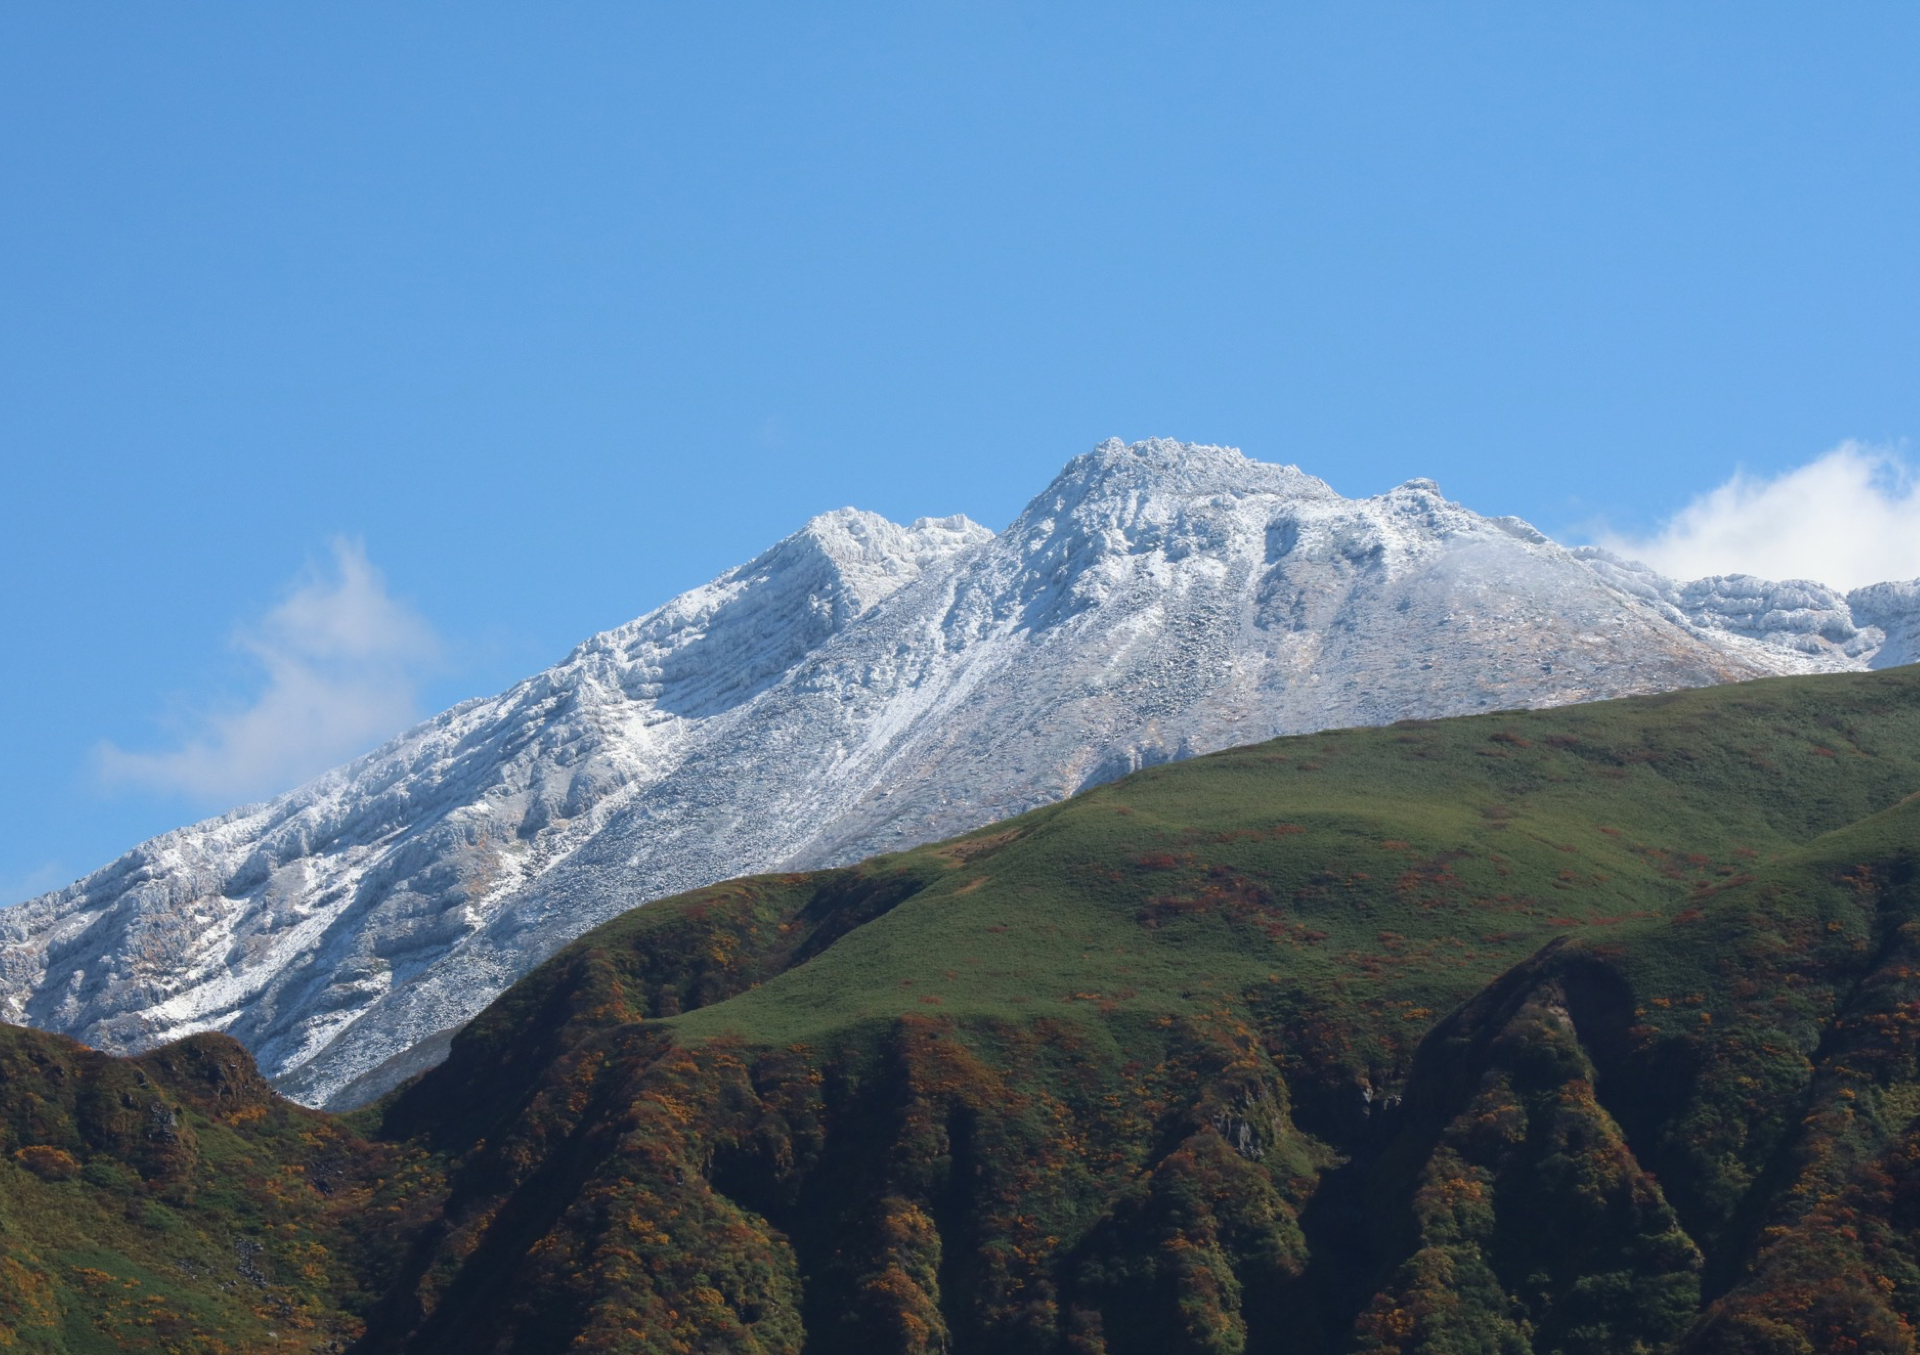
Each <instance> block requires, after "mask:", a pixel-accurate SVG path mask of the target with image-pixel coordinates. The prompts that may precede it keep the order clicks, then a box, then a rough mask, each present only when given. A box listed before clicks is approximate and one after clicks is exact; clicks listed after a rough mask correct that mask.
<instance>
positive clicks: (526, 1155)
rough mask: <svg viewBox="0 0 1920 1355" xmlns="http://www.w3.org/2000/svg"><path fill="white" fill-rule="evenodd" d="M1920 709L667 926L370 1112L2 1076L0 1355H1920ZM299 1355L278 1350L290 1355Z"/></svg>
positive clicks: (77, 1065) (550, 990) (1448, 763)
mask: <svg viewBox="0 0 1920 1355" xmlns="http://www.w3.org/2000/svg"><path fill="white" fill-rule="evenodd" d="M1916 849H1920V669H1915V668H1908V669H1894V670H1888V671H1883V672H1878V673H1868V674H1844V675H1833V676H1825V677H1816V678H1788V679H1770V680H1766V681H1760V682H1752V683H1746V684H1740V685H1734V686H1726V687H1717V688H1709V689H1701V690H1693V691H1684V692H1678V693H1674V694H1671V695H1666V696H1659V697H1649V698H1635V699H1629V700H1622V701H1611V702H1603V703H1597V704H1593V705H1586V706H1577V707H1565V708H1560V709H1555V710H1546V711H1526V712H1519V711H1514V712H1498V713H1493V714H1488V715H1482V716H1474V717H1468V718H1461V719H1452V720H1442V721H1431V722H1426V721H1423V722H1414V723H1406V724H1401V725H1395V726H1392V727H1388V728H1378V729H1361V730H1342V731H1335V732H1330V733H1324V734H1315V735H1309V736H1303V737H1297V738H1288V739H1282V740H1279V741H1276V742H1272V743H1266V744H1261V745H1257V746H1252V747H1246V748H1239V749H1233V750H1230V751H1227V752H1223V753H1219V754H1215V755H1212V756H1208V757H1203V758H1197V759H1194V760H1192V761H1189V762H1183V763H1176V764H1169V765H1164V766H1159V767H1155V768H1152V769H1149V770H1146V771H1143V772H1139V773H1137V774H1135V775H1133V776H1130V777H1127V778H1125V779H1123V780H1119V781H1115V782H1112V783H1109V784H1107V785H1103V786H1100V787H1097V788H1095V789H1092V790H1090V791H1087V792H1085V793H1083V794H1081V795H1079V796H1076V797H1075V798H1073V799H1071V800H1068V801H1065V802H1063V803H1060V804H1057V805H1054V806H1052V807H1049V808H1046V809H1042V810H1038V811H1035V812H1033V813H1029V814H1026V815H1024V816H1021V817H1019V818H1016V819H1012V820H1008V821H1005V822H1002V823H998V824H995V825H993V826H991V827H989V828H986V829H983V830H981V831H979V832H976V833H972V834H969V835H966V836H964V837H961V838H958V839H954V840H950V841H946V842H941V843H936V844H933V845H930V846H925V847H920V848H916V849H914V850H911V851H906V852H901V853H898V854H894V855H890V856H882V857H877V858H874V859H872V860H869V861H866V862H864V863H862V864H860V865H857V866H853V867H849V868H845V869H839V870H829V871H820V872H813V873H809V874H794V875H774V876H760V877H754V878H749V879H743V880H736V881H731V882H728V883H725V884H721V885H716V886H713V887H711V888H707V889H703V890H699V891H696V892H694V893H692V894H687V895H683V896H680V897H678V898H675V899H671V900H667V901H663V902H660V903H656V904H651V905H648V906H647V907H645V908H639V909H635V910H633V911H631V912H628V913H626V914H624V915H622V916H620V917H618V918H617V919H615V920H614V921H612V922H610V923H608V924H606V925H604V926H602V927H600V928H598V929H597V930H595V931H593V932H591V933H589V934H587V935H586V936H585V937H583V938H581V939H580V940H579V941H577V942H575V943H574V944H572V945H570V946H568V947H567V948H566V949H564V950H562V951H561V952H560V953H559V954H557V955H555V956H554V957H553V958H551V959H550V960H548V961H547V962H546V963H545V964H544V965H542V966H541V967H540V968H539V969H537V970H536V971H534V972H533V973H532V974H531V975H530V976H528V977H527V978H525V979H523V980H522V981H521V982H519V983H518V984H516V985H515V986H514V987H513V988H511V989H510V990H509V991H508V992H507V993H506V994H505V995H504V996H503V997H501V998H500V999H499V1000H498V1001H497V1002H495V1003H494V1004H493V1005H492V1006H491V1007H490V1008H489V1009H488V1010H487V1011H486V1012H485V1013H484V1014H483V1015H482V1016H480V1017H479V1018H478V1019H477V1020H476V1021H474V1022H473V1023H472V1024H471V1025H470V1026H468V1027H467V1028H466V1029H465V1030H464V1031H462V1032H461V1033H460V1034H459V1035H458V1036H457V1037H455V1039H454V1041H453V1046H452V1052H451V1055H450V1057H449V1058H448V1059H447V1061H446V1062H445V1063H444V1064H442V1065H441V1066H439V1067H438V1068H435V1069H433V1070H432V1071H430V1072H428V1073H426V1074H424V1075H422V1076H421V1077H419V1078H417V1079H416V1080H415V1081H413V1082H412V1083H411V1084H409V1085H408V1086H406V1087H404V1088H402V1089H400V1090H399V1091H397V1092H395V1093H393V1094H391V1095H390V1096H388V1097H387V1098H386V1099H384V1100H383V1101H381V1102H379V1103H377V1104H376V1105H374V1106H372V1107H369V1108H367V1109H365V1110H362V1111H358V1112H355V1113H353V1114H352V1115H348V1116H344V1117H329V1116H325V1115H321V1114H319V1113H317V1112H312V1111H307V1110H304V1109H302V1108H300V1107H297V1106H293V1105H291V1104H289V1103H287V1102H285V1101H282V1100H280V1099H279V1098H277V1097H275V1096H274V1095H273V1094H272V1093H271V1091H270V1089H268V1088H267V1087H266V1086H265V1084H264V1083H262V1082H261V1081H260V1079H259V1078H258V1077H257V1075H256V1074H255V1073H254V1072H253V1070H252V1067H251V1064H250V1063H249V1062H248V1060H247V1059H246V1056H245V1055H244V1053H243V1052H242V1051H241V1050H240V1049H239V1047H238V1046H237V1045H235V1044H234V1043H233V1042H231V1041H229V1040H226V1039H225V1038H224V1037H221V1036H217V1035H205V1036H197V1037H194V1038H193V1039H190V1040H188V1041H186V1042H184V1043H182V1044H178V1045H172V1046H168V1047H166V1048H164V1049H161V1050H157V1051H155V1052H154V1053H151V1054H148V1055H145V1056H143V1057H141V1058H138V1059H132V1060H118V1059H111V1058H108V1057H106V1056H104V1055H100V1054H95V1053H93V1052H91V1051H88V1050H85V1049H83V1048H81V1047H80V1046H78V1045H75V1044H73V1043H72V1042H71V1041H66V1040H63V1039H61V1038H59V1037H55V1036H47V1035H40V1034H36V1033H33V1032H27V1031H19V1030H13V1029H9V1030H7V1031H6V1032H5V1033H4V1039H3V1040H0V1135H4V1141H3V1142H0V1148H4V1152H0V1228H3V1229H4V1238H5V1249H4V1253H3V1254H0V1349H19V1350H23V1351H96V1350H100V1351H105V1350H154V1351H170V1352H171V1351H181V1352H185V1351H224V1350H253V1349H262V1348H268V1347H270V1346H271V1347H272V1348H291V1349H314V1350H328V1349H335V1350H352V1351H356V1352H365V1353H366V1355H375V1353H376V1352H453V1351H460V1352H464V1351H479V1352H503V1353H505V1352H516V1353H517V1352H545V1351H556V1352H557V1351H563V1350H564V1351H609V1352H611V1351H620V1352H636V1353H638V1352H646V1353H647V1355H655V1353H658V1355H667V1353H668V1352H765V1353H767V1355H772V1353H773V1352H781V1353H783V1355H793V1353H798V1352H802V1351H804V1352H805V1355H841V1353H843V1352H844V1353H846V1355H853V1353H854V1352H861V1353H863V1355H864V1353H865V1352H882V1353H889V1355H890V1353H892V1352H900V1353H902V1355H905V1353H906V1352H935V1351H946V1352H954V1353H955V1355H962V1353H965V1355H971V1353H973V1352H994V1353H996V1355H997V1353H998V1352H1009V1353H1010V1355H1027V1353H1031V1355H1160V1353H1161V1352H1169V1353H1175V1355H1185V1353H1191V1355H1203V1353H1204V1355H1241V1353H1242V1352H1246V1353H1247V1355H1254V1353H1256V1352H1312V1353H1313V1355H1323V1353H1324V1355H1334V1353H1336V1352H1350V1351H1352V1352H1358V1351H1368V1352H1373V1351H1396V1352H1408V1353H1411V1352H1430V1353H1431V1355H1441V1353H1442V1352H1459V1353H1460V1355H1465V1353H1466V1352H1487V1351H1495V1352H1513V1353H1514V1355H1519V1353H1521V1352H1539V1353H1540V1355H1545V1353H1546V1352H1567V1353H1568V1355H1572V1353H1573V1352H1581V1353H1583V1355H1603V1353H1604V1355H1613V1353H1616V1352H1664V1351H1675V1352H1680V1351H1684V1352H1702V1353H1704V1352H1729V1353H1731V1352H1741V1351H1752V1352H1780V1353H1781V1355H1786V1353H1787V1352H1816V1351H1838V1350H1845V1351H1859V1352H1903V1351H1911V1350H1912V1349H1913V1348H1914V1331H1913V1324H1914V1323H1915V1322H1916V1321H1920V1233H1917V1232H1916V1227H1920V1065H1917V1064H1916V1057H1917V1053H1916V1049H1917V1045H1920V884H1917V883H1916V879H1915V854H1916ZM276 1343H277V1344H276Z"/></svg>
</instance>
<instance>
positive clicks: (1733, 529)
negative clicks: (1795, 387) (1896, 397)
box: [1598, 442, 1920, 588]
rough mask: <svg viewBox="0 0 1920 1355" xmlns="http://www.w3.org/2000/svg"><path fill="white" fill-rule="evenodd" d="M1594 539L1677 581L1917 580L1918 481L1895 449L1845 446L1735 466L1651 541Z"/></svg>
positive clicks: (1846, 583) (1843, 584) (1850, 583)
mask: <svg viewBox="0 0 1920 1355" xmlns="http://www.w3.org/2000/svg"><path fill="white" fill-rule="evenodd" d="M1598 544H1599V545H1601V546H1604V547H1605V548H1606V549H1608V550H1610V551H1613V552H1615V553H1616V554H1619V555H1624V556H1626V557H1627V558H1628V559H1632V560H1640V561H1643V562H1644V563H1646V564H1649V565H1651V566H1653V568H1655V569H1657V570H1659V571H1660V572H1661V573H1662V574H1665V575H1667V576H1668V577H1669V578H1675V579H1697V578H1702V577H1704V576H1706V575H1709V574H1758V575H1760V576H1761V577H1763V578H1768V579H1815V580H1818V581H1819V582H1821V583H1825V584H1830V585H1832V586H1833V587H1836V588H1858V587H1859V586H1860V585H1862V584H1868V583H1879V582H1881V581H1882V580H1885V579H1912V578H1915V577H1920V479H1917V478H1916V477H1915V475H1914V473H1913V472H1912V471H1911V470H1910V469H1909V468H1908V467H1907V465H1906V463H1905V462H1903V461H1902V460H1900V458H1898V457H1896V456H1895V455H1893V454H1892V453H1891V452H1888V451H1884V450H1881V449H1877V448H1872V447H1867V446H1864V445H1862V444H1860V443H1857V442H1843V443H1841V444H1840V445H1839V446H1838V447H1835V448H1834V449H1833V450H1832V451H1830V452H1828V453H1827V454H1826V455H1824V456H1822V457H1820V458H1818V459H1817V460H1814V461H1811V462H1809V463H1808V464H1806V465H1804V466H1801V467H1799V468H1798V469H1796V470H1790V471H1787V472H1785V473H1783V474H1781V475H1777V476H1774V477H1773V478H1771V479H1767V478H1764V477H1760V476H1753V475H1748V474H1746V473H1745V472H1744V471H1743V472H1738V473H1736V474H1735V475H1734V477H1733V478H1732V479H1731V480H1728V481H1727V482H1726V483H1725V484H1723V485H1721V486H1720V487H1719V488H1718V489H1715V490H1712V491H1710V492H1708V493H1706V494H1702V495H1700V496H1699V497H1698V498H1696V499H1694V501H1693V502H1692V503H1690V504H1688V505H1687V506H1686V507H1685V508H1683V509H1681V510H1680V511H1679V512H1678V513H1676V514H1675V515H1674V516H1673V517H1672V518H1671V519H1669V520H1668V521H1667V523H1666V525H1665V526H1663V527H1662V528H1661V529H1660V530H1659V531H1658V532H1657V533H1655V534H1654V535H1653V536H1651V537H1644V538H1636V537H1627V536H1618V535H1613V534H1610V533H1602V534H1601V535H1600V536H1599V537H1598Z"/></svg>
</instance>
